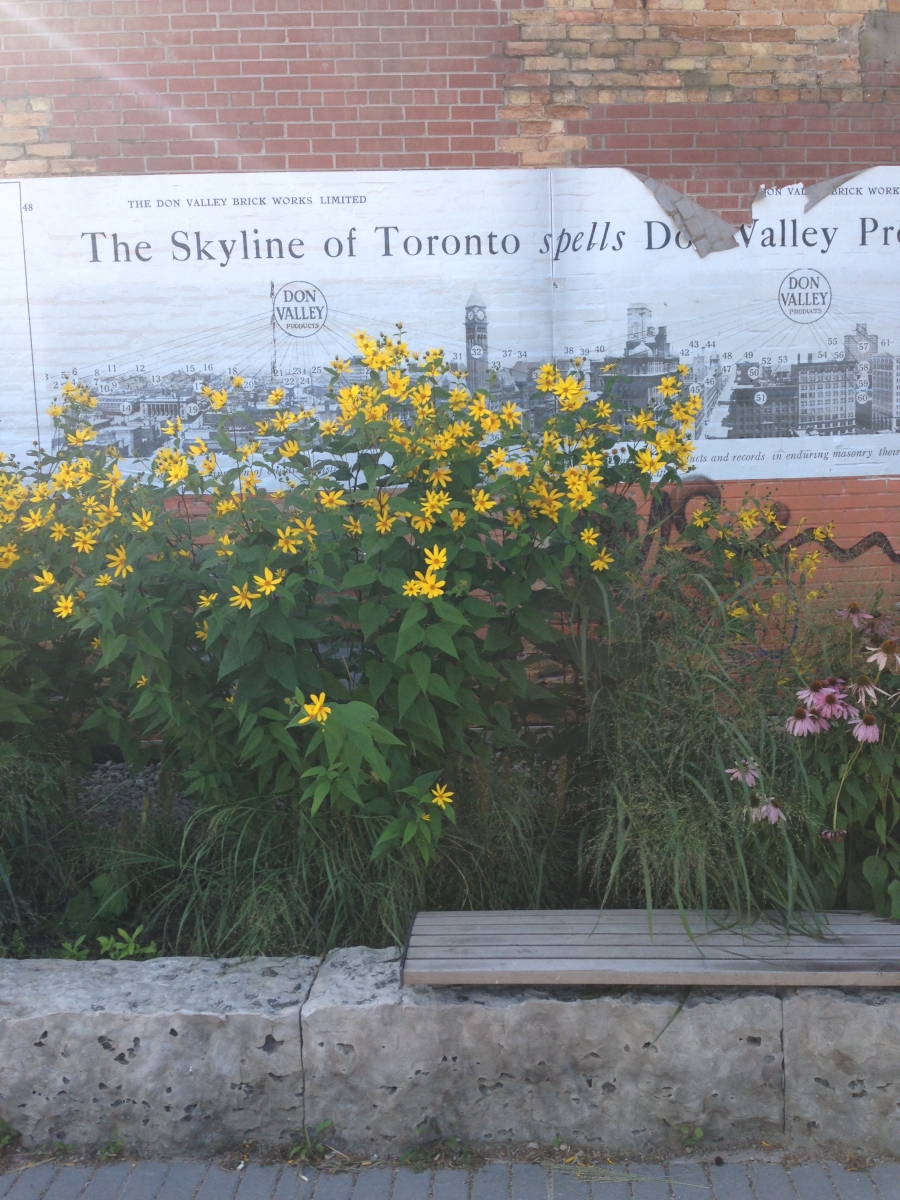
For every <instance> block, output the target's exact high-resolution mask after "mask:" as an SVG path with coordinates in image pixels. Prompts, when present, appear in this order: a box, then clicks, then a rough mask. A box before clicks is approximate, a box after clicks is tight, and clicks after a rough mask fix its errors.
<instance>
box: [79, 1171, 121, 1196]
mask: <svg viewBox="0 0 900 1200" xmlns="http://www.w3.org/2000/svg"><path fill="white" fill-rule="evenodd" d="M130 1174H131V1163H109V1164H107V1166H105V1167H98V1168H97V1170H96V1171H95V1172H94V1174H93V1175H92V1176H91V1178H90V1180H89V1181H88V1185H87V1187H86V1188H85V1189H84V1191H83V1192H82V1193H81V1200H116V1198H117V1197H118V1195H119V1193H120V1192H121V1191H122V1188H123V1187H124V1186H125V1181H126V1179H127V1178H128V1176H129V1175H130Z"/></svg>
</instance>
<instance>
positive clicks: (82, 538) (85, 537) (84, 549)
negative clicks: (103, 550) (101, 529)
mask: <svg viewBox="0 0 900 1200" xmlns="http://www.w3.org/2000/svg"><path fill="white" fill-rule="evenodd" d="M96 545H97V535H96V533H94V531H93V530H92V529H76V530H75V536H74V537H73V538H72V546H73V548H74V549H75V550H77V551H78V553H79V554H90V552H91V551H92V550H93V549H94V547H95V546H96Z"/></svg>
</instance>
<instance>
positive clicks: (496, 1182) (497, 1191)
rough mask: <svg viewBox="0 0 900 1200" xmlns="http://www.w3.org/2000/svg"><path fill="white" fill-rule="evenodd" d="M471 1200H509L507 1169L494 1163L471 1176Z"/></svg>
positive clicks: (504, 1165) (505, 1166)
mask: <svg viewBox="0 0 900 1200" xmlns="http://www.w3.org/2000/svg"><path fill="white" fill-rule="evenodd" d="M472 1200H509V1167H508V1166H507V1164H506V1163H494V1164H493V1165H492V1166H489V1167H482V1168H481V1170H480V1171H476V1172H475V1174H474V1175H473V1176H472Z"/></svg>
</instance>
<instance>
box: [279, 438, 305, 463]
mask: <svg viewBox="0 0 900 1200" xmlns="http://www.w3.org/2000/svg"><path fill="white" fill-rule="evenodd" d="M278 453H279V454H280V455H281V457H282V458H293V457H294V455H295V454H299V453H300V443H299V442H298V441H297V440H296V439H295V438H291V439H290V440H289V441H287V442H285V443H284V445H282V446H279V447H278Z"/></svg>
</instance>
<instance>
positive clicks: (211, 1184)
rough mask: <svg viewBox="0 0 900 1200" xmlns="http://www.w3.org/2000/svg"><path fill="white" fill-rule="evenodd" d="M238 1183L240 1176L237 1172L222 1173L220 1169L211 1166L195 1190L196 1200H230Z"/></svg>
mask: <svg viewBox="0 0 900 1200" xmlns="http://www.w3.org/2000/svg"><path fill="white" fill-rule="evenodd" d="M240 1182H241V1176H240V1174H239V1173H238V1172H237V1171H223V1170H222V1168H221V1167H217V1166H215V1165H213V1166H211V1167H209V1169H208V1170H207V1172H206V1174H205V1175H204V1176H203V1182H202V1183H201V1184H200V1186H199V1188H197V1200H232V1197H233V1196H234V1193H235V1192H236V1191H237V1186H238V1184H239V1183H240Z"/></svg>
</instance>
